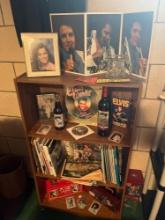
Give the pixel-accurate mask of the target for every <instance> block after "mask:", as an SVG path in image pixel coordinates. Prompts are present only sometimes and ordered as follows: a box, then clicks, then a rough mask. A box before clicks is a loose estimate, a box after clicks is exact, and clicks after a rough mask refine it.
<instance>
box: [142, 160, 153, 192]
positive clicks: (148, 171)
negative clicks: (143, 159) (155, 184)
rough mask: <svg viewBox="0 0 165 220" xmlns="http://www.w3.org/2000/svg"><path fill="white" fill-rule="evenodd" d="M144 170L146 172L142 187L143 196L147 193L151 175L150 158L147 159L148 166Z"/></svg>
mask: <svg viewBox="0 0 165 220" xmlns="http://www.w3.org/2000/svg"><path fill="white" fill-rule="evenodd" d="M146 170H147V171H146V175H145V181H144V186H143V194H146V193H147V190H148V185H149V181H150V177H151V174H152V163H151V159H150V158H149V159H148V164H147V169H146Z"/></svg>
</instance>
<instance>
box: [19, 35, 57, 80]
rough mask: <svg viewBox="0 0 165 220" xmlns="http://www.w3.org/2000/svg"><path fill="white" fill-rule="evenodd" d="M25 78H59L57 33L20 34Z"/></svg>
mask: <svg viewBox="0 0 165 220" xmlns="http://www.w3.org/2000/svg"><path fill="white" fill-rule="evenodd" d="M21 39H22V43H23V47H24V54H25V61H26V68H27V76H28V77H42V76H60V75H61V71H60V59H59V48H58V35H57V33H21Z"/></svg>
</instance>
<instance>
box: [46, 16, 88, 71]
mask: <svg viewBox="0 0 165 220" xmlns="http://www.w3.org/2000/svg"><path fill="white" fill-rule="evenodd" d="M50 20H51V29H52V32H57V33H58V37H59V47H60V61H61V69H62V70H63V71H65V72H68V73H75V74H79V75H84V74H85V63H84V55H85V53H84V51H85V45H84V33H85V30H84V14H81V13H75V14H71V13H70V14H68V13H66V14H50Z"/></svg>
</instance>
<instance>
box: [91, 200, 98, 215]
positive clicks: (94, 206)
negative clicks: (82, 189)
mask: <svg viewBox="0 0 165 220" xmlns="http://www.w3.org/2000/svg"><path fill="white" fill-rule="evenodd" d="M100 209H101V203H99V202H97V201H93V202H92V204H91V205H90V207H89V209H88V211H89V212H91V213H92V214H94V215H97V213H98V211H99V210H100Z"/></svg>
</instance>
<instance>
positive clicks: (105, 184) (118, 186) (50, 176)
mask: <svg viewBox="0 0 165 220" xmlns="http://www.w3.org/2000/svg"><path fill="white" fill-rule="evenodd" d="M35 175H36V177H39V178H45V179H52V180H56V179H60V176H58V177H55V176H52V175H47V174H43V173H39V172H37V173H36V174H35ZM63 179H65V178H63ZM67 180H68V179H67ZM69 180H70V181H73V182H74V180H72V179H69ZM86 182H88V181H86ZM76 183H78V181H76ZM80 184H81V183H80ZM98 185H101V186H108V187H112V188H115V189H119V190H121V189H123V188H124V186H123V185H121V186H120V185H117V184H113V183H111V182H107V183H104V182H99V183H98Z"/></svg>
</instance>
